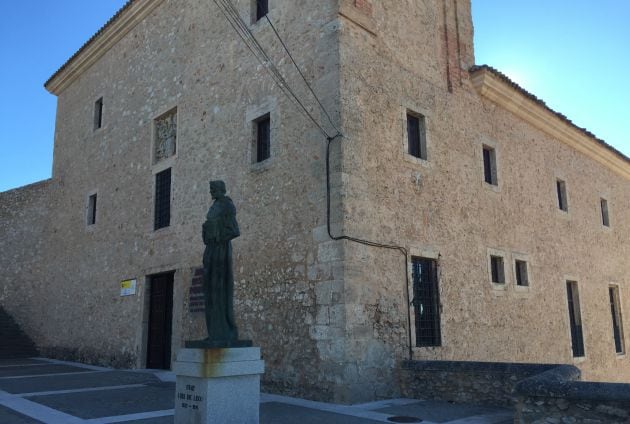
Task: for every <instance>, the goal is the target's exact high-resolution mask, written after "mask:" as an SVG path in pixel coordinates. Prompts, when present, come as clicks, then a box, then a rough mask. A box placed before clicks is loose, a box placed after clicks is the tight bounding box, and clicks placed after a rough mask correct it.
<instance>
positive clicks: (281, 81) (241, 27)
mask: <svg viewBox="0 0 630 424" xmlns="http://www.w3.org/2000/svg"><path fill="white" fill-rule="evenodd" d="M213 1H214V3H215V4H216V5H217V7H218V8H219V9H220V10H221V12H222V13H223V15H224V16H225V18H226V19H227V21H228V22H229V23H230V25H231V26H232V28H233V29H234V30H235V31H236V33H237V34H238V35H239V37H240V38H241V39H242V40H243V42H244V43H245V45H246V46H247V47H248V49H249V50H250V51H251V53H252V54H253V55H254V57H256V59H257V60H258V61H259V62H260V63H261V64H262V65H263V66H264V67H265V69H267V71H268V72H269V74H270V75H271V77H272V78H273V80H274V82H275V83H276V84H277V85H278V87H279V88H280V89H281V90H282V92H283V93H284V94H285V95H286V96H287V97H288V98H289V99H290V100H292V101H293V102H295V103H297V104H298V106H299V107H300V108H301V110H302V113H303V114H304V115H305V116H306V117H307V118H309V119H310V120H311V121H312V122H313V123H314V124H315V126H317V128H318V129H319V130H320V131H321V132H322V133H323V134H324V136H325V137H326V140H327V142H326V228H327V230H328V236H329V237H330V238H331V239H332V240H335V241H339V240H348V241H351V242H354V243H358V244H363V245H366V246H371V247H376V248H382V249H389V250H396V251H398V252H400V253H401V254H403V255H404V256H405V270H404V275H405V294H406V303H407V309H408V314H407V333H408V334H407V336H408V347H409V352H408V353H409V359H410V360H412V359H413V350H412V345H411V311H410V310H409V306H411V304H412V303H413V302H411V301H410V295H409V271H408V270H409V252H408V251H407V249H406V248H405V247H403V246H397V245H393V244H383V243H378V242H373V241H369V240H363V239H360V238H356V237H350V236H344V235H342V236H334V235H333V234H332V231H331V225H330V205H331V202H330V144H331V143H332V142H333V141H334V140H336V139H337V138H343V134H342V133H341V131H339V129H338V128H337V127H336V126H335V125H334V123H333V120H332V118H331V116H330V114H329V113H328V111H327V110H326V108H325V107H324V105H323V104H322V102H321V101H320V99H319V98H318V97H317V94H315V91H314V90H313V88H312V87H311V85H310V83H309V82H308V80H307V79H306V77H305V76H304V73H303V72H302V70H301V69H300V67H299V66H298V64H297V63H296V61H295V59H294V58H293V56H292V55H291V53H290V52H289V49H288V47H287V45H286V44H285V42H284V40H283V39H282V37H281V36H280V34H279V33H278V31H277V29H276V27H275V26H274V25H273V23H272V22H271V20H270V19H269V16H268V14H267V15H265V18H266V20H267V22H268V23H269V25H270V27H271V28H272V29H273V32H274V34H275V35H276V37H277V38H278V40H279V41H280V43H281V44H282V47H283V48H284V50H285V52H286V53H287V55H288V56H289V58H290V59H291V62H292V63H293V65H294V66H295V68H296V69H297V71H298V73H299V74H300V76H301V77H302V79H303V80H304V83H305V84H306V86H307V87H308V89H309V91H310V92H311V94H312V95H313V97H314V98H315V100H316V101H317V104H318V105H319V107H320V108H321V110H322V111H323V113H324V115H325V116H326V117H327V119H328V122H329V123H330V125H331V127H332V128H334V129H335V131H336V132H337V134H336V135H334V136H332V137H331V136H330V135H329V134H328V132H327V131H326V130H325V129H324V128H323V125H322V124H320V123H319V122H317V120H315V118H314V117H313V115H312V114H311V113H310V112H309V110H308V109H307V108H306V106H305V105H304V103H303V102H302V101H301V100H300V99H299V98H298V97H297V95H296V94H295V92H294V91H293V90H292V89H291V87H290V86H289V84H288V82H287V81H286V79H285V78H284V77H283V76H282V74H281V73H280V71H279V70H278V68H277V67H276V66H275V64H274V63H273V61H272V60H271V59H270V58H269V56H268V55H267V53H266V52H265V50H264V49H263V47H262V46H261V45H260V43H259V42H258V40H257V39H256V37H255V36H254V34H253V33H252V32H251V30H250V29H249V27H248V26H247V24H246V23H245V22H244V21H243V19H242V18H241V16H240V14H239V12H238V10H237V9H236V8H235V7H234V5H233V4H232V2H231V1H230V0H213ZM258 1H259V0H258Z"/></svg>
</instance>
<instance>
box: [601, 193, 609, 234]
mask: <svg viewBox="0 0 630 424" xmlns="http://www.w3.org/2000/svg"><path fill="white" fill-rule="evenodd" d="M600 205H601V208H602V225H604V226H605V227H610V220H609V218H608V200H606V199H600Z"/></svg>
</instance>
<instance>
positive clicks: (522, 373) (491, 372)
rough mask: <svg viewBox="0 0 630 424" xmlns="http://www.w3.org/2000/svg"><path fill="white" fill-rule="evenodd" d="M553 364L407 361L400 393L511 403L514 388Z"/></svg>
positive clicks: (484, 402)
mask: <svg viewBox="0 0 630 424" xmlns="http://www.w3.org/2000/svg"><path fill="white" fill-rule="evenodd" d="M557 367H558V365H550V364H515V363H499V362H463V361H404V362H403V363H402V367H401V369H400V388H401V395H402V396H404V397H408V398H412V399H434V400H441V401H446V402H458V403H475V404H488V405H504V406H512V405H513V404H514V397H513V390H514V387H515V386H516V385H517V383H518V382H519V381H521V380H524V379H526V378H529V377H532V376H535V375H539V374H541V373H543V372H546V371H548V370H551V369H554V368H557Z"/></svg>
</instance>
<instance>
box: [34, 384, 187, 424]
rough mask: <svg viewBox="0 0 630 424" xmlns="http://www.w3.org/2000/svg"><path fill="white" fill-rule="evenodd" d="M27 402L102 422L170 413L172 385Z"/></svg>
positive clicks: (46, 397)
mask: <svg viewBox="0 0 630 424" xmlns="http://www.w3.org/2000/svg"><path fill="white" fill-rule="evenodd" d="M28 399H29V400H31V401H33V402H37V403H40V404H42V405H46V406H48V407H50V408H54V409H57V410H59V411H62V412H64V413H66V414H70V415H74V416H76V417H79V418H84V419H90V418H102V417H111V416H117V415H128V414H137V413H140V412H151V411H161V410H166V409H173V408H174V406H175V384H174V383H155V384H150V385H147V386H146V387H142V388H137V387H134V388H129V389H118V390H104V391H97V392H83V393H69V394H62V395H48V396H33V397H29V398H28Z"/></svg>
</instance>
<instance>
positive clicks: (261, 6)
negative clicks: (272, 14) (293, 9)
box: [254, 0, 269, 22]
mask: <svg viewBox="0 0 630 424" xmlns="http://www.w3.org/2000/svg"><path fill="white" fill-rule="evenodd" d="M254 2H255V4H256V22H258V21H259V20H261V19H262V18H264V17H265V16H266V15H267V13H269V0H254Z"/></svg>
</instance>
